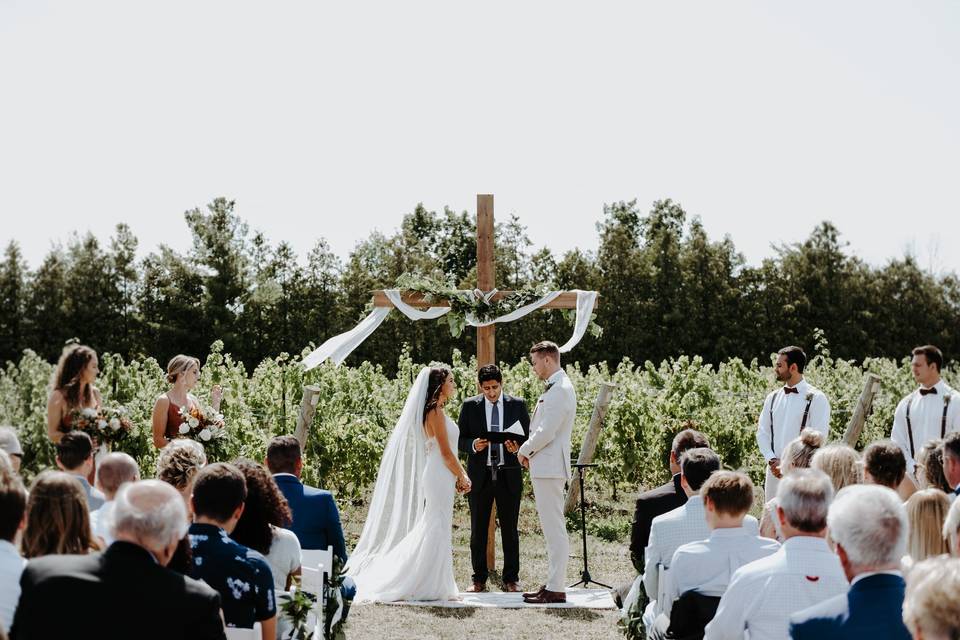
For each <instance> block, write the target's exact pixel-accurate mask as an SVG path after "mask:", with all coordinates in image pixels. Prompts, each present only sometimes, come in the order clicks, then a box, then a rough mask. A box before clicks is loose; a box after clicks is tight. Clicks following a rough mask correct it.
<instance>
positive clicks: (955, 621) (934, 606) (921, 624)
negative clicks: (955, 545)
mask: <svg viewBox="0 0 960 640" xmlns="http://www.w3.org/2000/svg"><path fill="white" fill-rule="evenodd" d="M954 504H956V503H954ZM958 592H960V559H957V558H950V557H948V556H938V557H936V558H928V559H927V560H924V561H922V562H918V563H917V564H915V565H913V568H912V569H910V572H909V573H908V574H907V590H906V594H905V596H904V599H903V621H904V623H906V625H907V628H908V629H909V630H910V633H911V634H912V635H913V637H914V638H916V637H919V633H918V632H919V631H922V632H923V637H924V638H931V637H939V638H957V637H960V601H958V600H957V593H958Z"/></svg>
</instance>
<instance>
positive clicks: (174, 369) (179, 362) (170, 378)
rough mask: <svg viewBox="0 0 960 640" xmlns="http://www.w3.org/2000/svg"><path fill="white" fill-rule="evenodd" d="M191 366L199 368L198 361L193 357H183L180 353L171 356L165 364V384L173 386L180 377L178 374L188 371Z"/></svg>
mask: <svg viewBox="0 0 960 640" xmlns="http://www.w3.org/2000/svg"><path fill="white" fill-rule="evenodd" d="M192 365H197V368H199V367H200V360H199V359H197V358H194V357H193V356H185V355H183V354H182V353H181V354H179V355H175V356H173V358H171V359H170V362H168V363H167V382H169V383H170V384H173V383H175V382H176V381H177V378H179V377H180V374H181V373H183V372H184V371H186V370H187V369H189V368H190V367H191V366H192Z"/></svg>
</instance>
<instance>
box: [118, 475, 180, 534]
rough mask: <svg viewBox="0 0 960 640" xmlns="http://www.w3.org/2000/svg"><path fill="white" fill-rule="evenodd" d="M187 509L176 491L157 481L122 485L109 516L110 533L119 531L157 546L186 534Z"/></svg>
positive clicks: (142, 481)
mask: <svg viewBox="0 0 960 640" xmlns="http://www.w3.org/2000/svg"><path fill="white" fill-rule="evenodd" d="M187 528H188V524H187V508H186V506H185V505H184V504H183V498H181V497H180V494H179V493H177V490H176V489H174V488H173V487H171V486H170V485H169V484H167V483H166V482H161V481H160V480H141V481H139V482H131V483H127V484H124V485H123V486H121V487H120V490H119V491H117V497H116V501H115V503H114V505H113V511H112V512H111V516H110V533H111V534H112V535H113V537H114V538H119V537H121V534H127V535H130V536H133V537H134V538H136V539H137V540H141V541H144V542H146V543H148V544H152V545H156V546H158V547H165V546H167V545H169V544H171V543H173V542H176V541H177V540H180V539H182V538H183V537H184V536H185V535H187Z"/></svg>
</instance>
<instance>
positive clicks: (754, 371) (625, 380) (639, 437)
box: [0, 336, 957, 538]
mask: <svg viewBox="0 0 960 640" xmlns="http://www.w3.org/2000/svg"><path fill="white" fill-rule="evenodd" d="M299 359H300V358H299V356H290V355H288V354H285V353H284V354H280V355H279V356H278V357H276V358H267V359H265V360H263V361H262V362H261V363H260V364H259V365H258V366H257V367H256V368H255V369H254V370H253V371H252V372H248V371H247V369H246V368H245V367H244V365H243V364H242V363H240V362H238V361H236V360H235V359H234V358H233V357H232V356H231V355H230V354H228V353H225V352H224V349H223V344H222V343H220V342H215V343H214V344H213V345H212V347H211V349H210V353H209V354H208V355H207V357H206V359H205V362H204V365H203V373H202V376H201V379H200V382H199V385H198V387H197V389H196V390H195V393H196V394H197V395H198V397H201V398H206V397H208V394H209V389H210V388H211V387H212V386H213V385H214V384H220V385H222V386H223V388H224V397H223V403H222V407H221V410H222V412H223V414H224V416H225V420H226V424H227V428H228V437H227V439H226V442H225V443H224V450H223V451H222V452H220V453H219V455H218V457H220V458H221V459H232V458H235V457H240V456H243V457H249V458H252V459H254V460H262V459H263V456H264V450H265V445H266V442H267V441H268V440H269V438H270V437H272V436H274V435H278V434H286V433H293V432H294V429H295V427H296V421H297V416H298V414H299V408H300V401H301V397H302V388H303V385H306V384H310V385H316V386H317V387H319V388H320V394H319V401H318V404H317V411H316V414H315V416H314V420H313V424H312V425H311V426H310V430H309V435H308V440H307V447H306V454H305V468H304V476H305V480H306V481H307V482H309V483H311V484H314V485H319V486H323V487H327V488H330V489H332V490H333V491H335V492H336V493H337V494H338V496H339V497H340V498H341V499H348V500H358V499H360V498H362V496H363V495H364V493H365V491H366V490H367V489H368V488H369V487H370V486H371V484H372V483H373V481H374V480H375V478H376V474H377V470H378V467H379V461H380V455H381V452H382V450H383V447H384V445H385V443H386V440H387V437H388V435H389V433H390V430H391V429H392V428H393V425H394V422H395V421H396V419H397V417H398V416H399V414H400V411H401V410H402V408H403V403H404V400H405V399H406V395H407V392H408V390H409V389H410V386H411V385H412V383H413V381H414V379H415V377H416V375H417V372H418V371H419V368H420V366H421V365H420V364H418V363H415V362H414V359H413V357H412V355H411V351H410V349H409V348H406V349H404V350H403V351H402V353H401V355H400V358H399V359H398V361H397V363H396V365H395V369H396V372H397V373H396V375H388V374H387V373H386V372H385V370H384V368H383V367H382V366H380V365H374V364H371V363H369V362H364V363H361V364H360V365H359V366H357V367H347V366H341V367H335V366H333V365H331V364H329V363H328V364H325V365H322V366H320V367H317V368H315V369H313V370H311V371H309V372H304V371H303V369H302V367H301V366H300V365H299ZM449 366H450V367H451V368H452V371H453V374H454V378H455V380H456V383H457V387H458V390H457V397H456V398H455V399H454V400H452V401H451V402H450V403H449V404H448V405H447V407H448V411H449V413H450V415H451V417H453V418H456V412H457V411H458V409H459V406H460V403H461V402H462V401H463V400H464V399H465V398H467V397H468V396H471V395H473V394H475V393H476V381H475V380H476V378H475V371H476V362H475V360H474V359H470V360H464V359H463V358H462V357H461V355H460V352H459V351H454V352H453V358H452V361H451V362H450V363H449ZM502 368H503V374H504V385H505V389H506V390H507V392H509V393H511V394H513V395H517V396H520V397H523V398H525V399H526V401H527V402H528V404H529V405H530V406H532V405H533V404H534V403H535V402H536V400H537V397H538V396H539V394H540V393H541V391H542V389H543V383H542V382H540V381H539V380H538V379H537V378H536V376H535V374H534V372H533V370H532V368H531V366H530V364H529V362H527V361H526V360H522V361H520V362H518V363H517V364H516V365H506V364H504V365H502ZM866 371H869V372H873V373H876V374H877V375H879V376H880V379H881V391H880V393H879V395H878V396H877V397H876V398H875V400H874V405H873V412H872V414H871V415H870V416H869V418H868V420H867V423H866V427H865V429H864V431H863V434H862V435H861V438H860V443H859V444H860V446H861V447H862V446H863V445H865V444H866V443H868V442H870V441H873V440H876V439H879V438H882V437H886V436H887V435H888V434H889V432H890V425H891V424H892V423H893V411H894V409H895V407H896V404H897V402H898V401H899V399H900V398H901V397H903V396H904V395H906V394H907V393H908V392H909V391H910V390H911V389H912V388H913V386H914V383H913V381H912V378H911V375H910V369H909V361H908V360H907V359H904V360H902V361H900V362H896V361H893V360H889V359H882V358H869V359H867V360H865V361H864V363H863V364H862V365H857V364H855V363H853V362H850V361H847V360H842V359H837V358H834V357H833V356H832V355H831V354H830V352H829V350H828V349H827V347H826V344H825V342H824V341H823V339H822V336H821V337H820V344H819V352H818V353H817V355H816V356H815V357H814V358H813V359H812V360H811V362H810V363H809V365H808V369H807V378H808V379H809V380H810V381H811V383H812V384H814V385H816V386H818V387H819V388H821V389H822V390H823V391H824V392H825V393H826V394H827V396H828V397H829V398H830V401H831V404H832V409H833V410H832V412H831V425H830V429H831V439H838V438H840V437H841V436H842V434H843V432H844V430H845V428H846V425H847V422H848V421H849V419H850V414H851V411H852V409H853V407H854V405H855V403H856V400H857V398H858V397H859V394H860V391H861V389H862V386H863V376H864V373H865V372H866ZM567 373H568V375H569V376H570V378H571V380H572V381H573V384H574V385H575V387H576V389H577V394H578V408H577V421H576V424H575V429H574V434H573V447H574V451H573V455H574V456H576V455H577V454H578V449H579V446H580V443H581V442H582V440H583V436H584V434H585V432H586V429H587V426H588V423H589V420H590V416H591V414H592V412H593V404H594V401H595V399H596V397H597V393H598V390H599V388H600V384H601V382H604V381H612V382H614V383H615V384H616V385H617V389H616V391H615V393H614V395H613V399H612V401H611V403H610V407H609V409H608V412H607V417H606V422H605V424H604V427H603V432H602V434H601V437H600V440H599V443H598V447H597V452H596V455H595V462H597V463H598V464H599V466H598V467H597V469H596V470H595V472H593V473H592V474H590V477H588V480H587V482H588V485H591V486H595V487H596V486H599V487H601V488H603V489H604V490H606V491H610V492H611V493H615V492H616V491H617V490H618V488H619V489H621V490H627V491H633V490H635V489H636V488H637V487H638V486H654V485H656V484H660V483H662V482H665V481H666V479H667V477H668V475H669V472H668V470H667V452H668V450H669V446H670V442H671V440H672V439H673V436H674V435H675V434H676V433H677V432H678V431H680V430H681V429H684V428H686V427H688V426H692V427H695V428H697V429H700V430H701V431H703V432H704V433H706V434H707V435H708V437H709V438H710V440H711V442H712V444H713V446H714V448H715V449H716V450H717V451H718V453H719V454H720V455H721V457H722V459H723V461H724V465H725V466H727V467H729V468H735V469H738V468H742V469H745V470H747V471H748V472H750V473H751V475H752V477H753V479H754V481H756V482H760V481H762V472H763V460H762V458H761V456H760V454H759V452H758V450H757V446H756V442H755V440H754V430H755V425H756V419H757V413H758V411H759V407H760V406H761V404H762V402H763V398H764V396H765V394H766V393H768V392H769V391H770V390H771V389H773V388H774V387H775V386H776V383H775V382H774V379H773V375H772V369H771V367H770V366H769V365H761V364H759V363H758V362H757V361H756V360H754V361H752V362H750V363H749V364H747V363H744V362H742V361H741V360H738V359H732V360H728V361H725V362H722V363H721V364H720V365H719V366H712V365H709V364H707V363H706V362H704V360H703V359H702V358H700V357H699V356H697V357H692V358H691V357H688V356H680V357H678V358H676V359H671V360H665V361H663V362H661V363H660V364H659V365H654V364H653V363H651V362H649V361H648V362H645V363H644V364H643V365H642V366H636V365H634V363H632V362H631V361H630V360H629V359H624V360H623V361H622V362H620V364H619V365H618V366H617V367H616V369H614V370H610V369H609V368H608V367H607V366H606V365H605V364H600V365H592V366H590V367H587V368H586V369H581V368H580V367H579V366H578V365H577V363H573V364H572V365H569V366H567ZM51 374H52V365H50V364H49V363H47V362H46V361H44V360H43V359H42V358H40V357H39V356H38V355H36V354H35V353H33V352H30V351H28V352H26V353H25V354H24V355H23V357H22V358H21V359H20V361H19V362H18V363H16V364H14V363H8V364H7V366H6V367H5V368H4V369H3V370H2V371H0V422H3V423H7V424H12V425H14V426H16V427H18V429H19V432H20V438H21V441H22V443H23V447H24V451H25V455H24V460H23V467H24V470H25V473H26V474H27V475H28V476H29V475H32V474H35V473H37V472H39V471H40V470H42V469H44V468H47V467H50V466H52V465H53V459H54V450H53V446H52V445H51V444H50V442H49V440H48V439H47V435H46V400H47V394H48V384H49V380H50V377H51ZM946 378H947V380H948V382H952V383H956V382H957V374H956V372H955V371H953V370H948V371H947V372H946ZM97 384H98V387H99V388H100V390H101V392H102V393H103V396H104V402H105V403H106V404H107V405H111V406H113V405H124V406H126V407H127V408H128V410H129V411H130V416H131V419H132V420H133V422H134V426H135V430H134V433H133V434H132V436H131V437H129V438H126V439H125V440H124V441H123V442H122V443H121V445H120V447H121V448H122V449H123V450H124V451H127V452H128V453H130V454H131V455H132V456H134V457H135V458H136V459H137V460H138V461H139V462H140V464H141V466H142V468H143V473H144V476H150V475H152V474H153V471H154V464H155V458H156V452H155V450H154V448H153V445H152V443H151V440H150V416H151V411H152V408H153V404H154V402H155V400H156V398H157V396H158V395H160V394H161V393H163V392H164V391H165V390H166V388H167V385H166V383H165V382H164V375H163V371H162V369H161V367H160V366H159V364H158V363H157V362H156V361H155V360H154V359H152V358H147V359H143V360H125V359H124V358H122V357H121V356H119V355H114V354H106V355H103V356H101V376H100V379H99V380H98V383H97ZM596 515H597V516H598V519H597V522H598V523H600V524H597V525H596V526H597V527H601V528H602V527H606V529H604V530H603V531H601V530H600V529H597V530H596V531H594V532H593V533H595V534H596V535H599V536H601V537H605V538H606V537H615V536H617V535H620V534H622V533H623V532H622V531H621V530H620V529H621V528H622V526H623V525H622V520H623V519H622V518H619V519H618V518H617V517H616V514H596ZM593 519H594V518H593V517H592V518H591V520H593ZM605 519H606V520H609V522H607V524H603V522H605V521H606V520H605ZM601 525H602V526H601ZM608 529H609V530H608Z"/></svg>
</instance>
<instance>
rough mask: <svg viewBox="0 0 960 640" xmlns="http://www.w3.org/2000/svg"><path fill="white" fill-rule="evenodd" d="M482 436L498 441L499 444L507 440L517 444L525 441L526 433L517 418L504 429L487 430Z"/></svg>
mask: <svg viewBox="0 0 960 640" xmlns="http://www.w3.org/2000/svg"><path fill="white" fill-rule="evenodd" d="M484 438H486V439H487V440H489V441H490V442H498V443H500V444H503V443H504V442H506V441H507V440H512V441H514V442H516V443H518V444H521V443H524V442H526V441H527V435H526V434H525V433H524V432H523V426H522V425H521V424H520V421H519V420H517V421H516V422H514V423H513V424H512V425H510V426H509V427H507V428H506V429H505V430H504V431H487V433H486V434H485V435H484Z"/></svg>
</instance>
